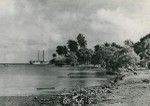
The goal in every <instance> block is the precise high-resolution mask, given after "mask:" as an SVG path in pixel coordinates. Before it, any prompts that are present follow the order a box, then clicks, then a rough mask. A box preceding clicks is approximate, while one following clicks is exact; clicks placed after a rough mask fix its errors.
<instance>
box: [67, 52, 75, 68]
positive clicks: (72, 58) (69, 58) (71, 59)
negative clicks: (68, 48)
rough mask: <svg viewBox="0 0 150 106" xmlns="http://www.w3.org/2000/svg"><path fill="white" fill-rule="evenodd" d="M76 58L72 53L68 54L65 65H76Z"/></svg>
mask: <svg viewBox="0 0 150 106" xmlns="http://www.w3.org/2000/svg"><path fill="white" fill-rule="evenodd" d="M77 59H78V58H77V56H76V54H75V53H74V52H70V53H69V54H68V55H67V56H66V63H67V64H70V65H72V66H75V65H77V64H78V61H77Z"/></svg>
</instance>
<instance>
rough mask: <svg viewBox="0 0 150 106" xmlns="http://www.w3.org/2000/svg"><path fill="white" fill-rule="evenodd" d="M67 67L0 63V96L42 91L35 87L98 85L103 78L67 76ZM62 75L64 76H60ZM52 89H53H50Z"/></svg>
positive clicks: (66, 87) (56, 88)
mask: <svg viewBox="0 0 150 106" xmlns="http://www.w3.org/2000/svg"><path fill="white" fill-rule="evenodd" d="M75 71H78V70H70V68H69V67H55V66H51V65H8V66H4V65H0V96H17V95H18V96H20V95H21V96H24V95H32V94H39V93H44V91H43V90H37V88H52V87H53V88H55V89H54V90H62V89H64V88H65V89H70V88H75V87H79V86H80V87H87V86H95V85H100V84H101V82H102V81H103V80H105V78H68V77H65V76H67V74H68V73H70V72H75ZM62 76H64V77H62ZM52 91H53V90H52Z"/></svg>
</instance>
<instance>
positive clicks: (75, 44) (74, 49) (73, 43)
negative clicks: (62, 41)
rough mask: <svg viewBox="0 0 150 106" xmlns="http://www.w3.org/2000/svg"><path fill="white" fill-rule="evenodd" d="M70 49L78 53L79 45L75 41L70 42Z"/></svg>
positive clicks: (68, 43)
mask: <svg viewBox="0 0 150 106" xmlns="http://www.w3.org/2000/svg"><path fill="white" fill-rule="evenodd" d="M67 45H68V48H69V50H70V51H71V52H77V50H78V43H77V42H76V41H74V40H68V42H67Z"/></svg>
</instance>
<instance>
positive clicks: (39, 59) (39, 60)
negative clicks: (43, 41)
mask: <svg viewBox="0 0 150 106" xmlns="http://www.w3.org/2000/svg"><path fill="white" fill-rule="evenodd" d="M38 61H40V59H39V50H38Z"/></svg>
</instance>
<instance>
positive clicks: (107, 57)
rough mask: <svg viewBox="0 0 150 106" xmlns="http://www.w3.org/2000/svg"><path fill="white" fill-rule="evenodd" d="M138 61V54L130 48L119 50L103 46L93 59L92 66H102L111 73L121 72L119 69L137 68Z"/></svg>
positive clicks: (114, 47)
mask: <svg viewBox="0 0 150 106" xmlns="http://www.w3.org/2000/svg"><path fill="white" fill-rule="evenodd" d="M137 60H138V56H137V54H136V53H135V52H134V50H133V49H132V48H130V47H128V48H125V47H122V48H118V47H116V46H112V45H111V46H105V45H104V46H101V48H100V49H99V50H97V52H95V53H94V55H93V57H92V64H94V65H99V64H100V65H101V67H103V68H105V69H107V70H108V71H111V72H119V68H122V67H126V68H128V67H129V66H132V67H135V65H136V62H138V61H137Z"/></svg>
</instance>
